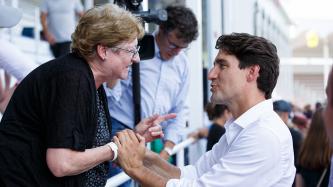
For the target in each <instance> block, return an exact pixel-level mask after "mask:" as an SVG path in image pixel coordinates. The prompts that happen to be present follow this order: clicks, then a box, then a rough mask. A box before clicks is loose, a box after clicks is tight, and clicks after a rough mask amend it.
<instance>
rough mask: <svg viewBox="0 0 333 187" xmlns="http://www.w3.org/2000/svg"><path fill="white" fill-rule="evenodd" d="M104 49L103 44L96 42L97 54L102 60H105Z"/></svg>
mask: <svg viewBox="0 0 333 187" xmlns="http://www.w3.org/2000/svg"><path fill="white" fill-rule="evenodd" d="M106 49H107V48H106V47H105V46H103V45H100V44H98V45H97V47H96V53H97V56H98V57H99V58H100V59H102V60H105V58H106Z"/></svg>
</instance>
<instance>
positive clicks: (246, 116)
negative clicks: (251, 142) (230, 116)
mask: <svg viewBox="0 0 333 187" xmlns="http://www.w3.org/2000/svg"><path fill="white" fill-rule="evenodd" d="M267 111H273V102H272V100H271V99H268V100H264V101H262V102H260V103H258V104H256V105H254V106H253V107H251V108H250V109H249V110H247V111H246V112H245V113H243V114H242V115H241V116H239V117H238V118H237V119H235V121H234V122H233V123H236V124H237V125H239V126H241V127H242V128H246V127H247V126H249V125H250V124H251V123H253V122H254V121H256V120H257V119H258V118H259V117H260V116H261V115H263V114H264V113H266V112H267Z"/></svg>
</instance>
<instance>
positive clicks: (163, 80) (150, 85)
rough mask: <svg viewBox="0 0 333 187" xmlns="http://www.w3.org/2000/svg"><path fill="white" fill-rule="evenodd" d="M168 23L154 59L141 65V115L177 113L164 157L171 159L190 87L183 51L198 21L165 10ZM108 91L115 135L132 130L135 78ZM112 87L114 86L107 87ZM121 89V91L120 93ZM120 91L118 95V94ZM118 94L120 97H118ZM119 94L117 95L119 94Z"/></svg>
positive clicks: (178, 9) (182, 11)
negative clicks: (133, 80)
mask: <svg viewBox="0 0 333 187" xmlns="http://www.w3.org/2000/svg"><path fill="white" fill-rule="evenodd" d="M166 11H167V13H168V20H167V21H165V22H163V23H162V24H161V25H160V26H159V29H158V30H157V31H156V32H155V33H154V34H153V35H154V37H155V57H154V58H153V59H150V60H144V61H141V63H140V79H141V80H140V81H141V115H142V117H143V118H144V117H145V116H151V115H152V114H164V113H176V114H177V118H175V119H174V120H170V121H169V122H166V123H165V124H164V125H163V127H164V129H163V130H164V133H165V137H164V149H163V150H162V152H161V153H160V155H161V156H162V158H164V159H166V160H167V159H168V158H169V157H170V151H171V149H172V148H173V146H174V145H175V144H176V143H178V142H179V141H180V138H181V136H182V134H181V132H182V129H183V128H184V127H185V123H186V122H185V112H184V102H185V100H186V97H187V93H188V87H189V65H190V64H189V62H188V58H187V57H186V54H185V53H184V49H186V48H188V47H189V45H190V43H191V42H192V41H194V40H195V39H196V38H197V36H198V22H197V19H196V17H195V15H194V13H193V12H192V11H191V10H190V9H189V8H186V7H183V6H169V7H167V8H166ZM129 77H130V78H129V79H128V80H125V81H121V82H119V83H117V84H116V85H115V86H114V88H113V89H112V90H111V89H107V92H109V96H108V101H109V109H110V115H111V116H112V125H113V126H112V128H113V132H112V134H113V135H115V134H116V133H117V132H118V131H119V130H123V129H126V128H129V129H133V126H134V114H133V113H132V112H129V111H133V108H134V106H133V93H132V86H133V85H132V79H131V76H129ZM108 87H109V88H112V87H113V85H112V84H110V83H109V84H108ZM119 90H121V91H119ZM117 91H118V92H117ZM118 93H119V94H118ZM117 94H118V95H117Z"/></svg>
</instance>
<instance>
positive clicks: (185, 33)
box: [160, 6, 198, 43]
mask: <svg viewBox="0 0 333 187" xmlns="http://www.w3.org/2000/svg"><path fill="white" fill-rule="evenodd" d="M166 11H167V13H168V20H167V21H164V22H162V23H161V24H160V28H161V29H162V30H163V31H164V32H165V33H168V32H171V31H173V30H177V35H176V36H177V38H179V39H182V40H183V42H185V43H190V42H192V41H193V40H195V39H196V38H197V37H198V21H197V19H196V17H195V15H194V13H193V12H192V11H191V10H190V9H189V8H186V7H184V6H168V7H167V8H166Z"/></svg>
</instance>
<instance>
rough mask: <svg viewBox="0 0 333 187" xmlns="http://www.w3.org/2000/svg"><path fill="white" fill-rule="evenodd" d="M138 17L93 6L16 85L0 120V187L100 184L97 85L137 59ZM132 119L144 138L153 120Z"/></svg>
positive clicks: (104, 119)
mask: <svg viewBox="0 0 333 187" xmlns="http://www.w3.org/2000/svg"><path fill="white" fill-rule="evenodd" d="M142 35H143V28H142V26H141V23H140V20H138V19H137V18H136V17H135V16H133V15H132V14H131V13H130V12H128V11H125V10H123V9H121V8H119V7H117V6H115V5H104V6H100V7H96V8H93V9H91V10H89V11H88V12H86V13H85V15H84V16H83V17H82V18H81V19H80V21H79V23H78V26H77V28H76V30H75V32H74V33H73V35H72V39H73V46H72V51H73V52H72V53H71V54H68V55H66V56H62V57H60V58H58V59H55V60H52V61H50V62H47V63H45V64H43V65H41V66H40V67H38V68H37V69H35V70H34V71H33V72H32V73H30V74H29V75H28V76H27V77H26V78H25V79H24V80H23V81H22V82H21V83H20V84H19V86H18V87H17V89H16V91H15V92H14V94H13V96H12V98H11V101H10V102H9V104H8V107H7V109H6V111H5V113H4V116H3V118H2V121H1V124H0V186H48V187H50V186H80V187H81V186H89V187H92V186H104V185H105V183H106V176H107V172H108V161H113V160H115V159H116V157H117V147H116V146H115V144H114V143H112V142H111V143H110V141H111V137H110V132H111V127H112V125H111V123H110V117H109V115H108V114H109V111H108V107H107V102H106V96H105V92H104V89H103V85H102V83H103V82H106V81H109V80H116V79H126V78H127V76H128V69H129V67H130V65H131V64H132V63H133V62H139V60H140V58H139V56H138V50H139V47H138V38H140V37H142ZM173 117H175V116H174V115H172V114H170V115H165V116H154V117H151V118H150V119H146V120H143V122H141V123H140V124H138V126H137V127H138V128H137V129H136V130H137V132H138V133H139V134H141V135H143V136H144V137H145V138H146V139H148V140H152V139H154V137H159V136H162V135H163V133H162V131H161V127H160V126H159V123H160V122H161V121H163V120H167V119H169V118H173Z"/></svg>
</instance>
